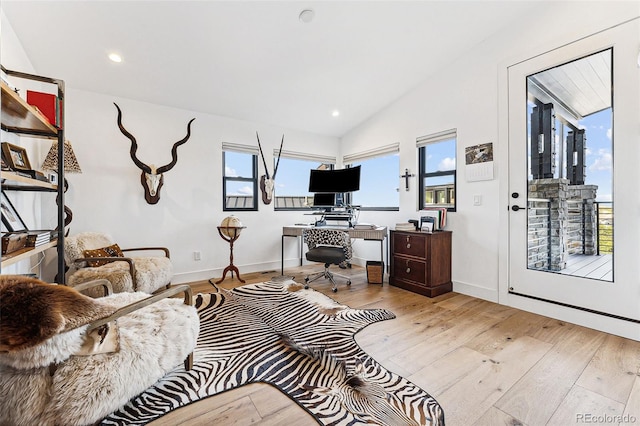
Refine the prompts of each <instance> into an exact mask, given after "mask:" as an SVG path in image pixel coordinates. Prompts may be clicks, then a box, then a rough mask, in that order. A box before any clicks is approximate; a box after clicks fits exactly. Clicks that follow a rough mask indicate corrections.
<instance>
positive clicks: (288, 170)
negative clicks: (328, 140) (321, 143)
mask: <svg viewBox="0 0 640 426" xmlns="http://www.w3.org/2000/svg"><path fill="white" fill-rule="evenodd" d="M277 155H278V152H277V151H274V161H275V158H277ZM335 162H336V159H335V157H325V156H317V155H313V154H303V153H296V152H287V151H282V153H281V154H280V163H279V164H278V173H277V175H276V179H275V188H274V204H275V206H274V208H275V210H302V209H309V208H311V207H312V204H313V193H311V192H309V172H310V170H311V169H320V170H327V169H333V167H334V164H335Z"/></svg>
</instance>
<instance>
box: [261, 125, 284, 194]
mask: <svg viewBox="0 0 640 426" xmlns="http://www.w3.org/2000/svg"><path fill="white" fill-rule="evenodd" d="M256 137H257V138H258V149H260V157H262V164H264V172H265V174H264V175H262V176H261V177H260V191H261V192H262V202H263V203H265V204H271V199H272V198H273V188H274V186H275V180H276V173H278V164H280V154H282V144H283V143H284V135H282V141H280V150H279V151H278V160H276V167H275V168H274V169H273V175H272V176H269V169H268V168H267V162H266V161H265V159H264V153H263V152H262V146H261V145H260V136H258V132H256Z"/></svg>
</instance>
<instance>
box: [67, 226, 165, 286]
mask: <svg viewBox="0 0 640 426" xmlns="http://www.w3.org/2000/svg"><path fill="white" fill-rule="evenodd" d="M112 244H114V241H113V238H112V237H111V236H110V235H108V234H105V233H102V232H81V233H79V234H77V235H73V236H70V237H67V238H65V241H64V252H65V256H64V257H65V261H66V262H67V265H69V267H70V268H71V269H70V271H69V274H68V278H67V283H68V284H69V285H70V286H72V287H73V286H75V285H77V284H81V283H84V282H87V281H92V280H96V279H101V278H106V279H107V280H109V282H111V285H112V286H113V291H114V292H116V293H120V292H133V291H141V292H144V293H153V292H154V291H156V290H158V289H160V288H162V287H165V286H166V285H168V284H170V283H171V278H173V265H172V263H171V259H170V258H168V257H163V256H136V257H131V258H132V259H133V262H134V265H135V271H136V273H135V280H136V284H137V285H136V286H134V282H133V279H132V277H131V274H130V273H129V264H128V263H127V262H124V261H122V262H111V263H107V264H105V265H102V266H95V267H81V268H80V269H77V268H76V266H77V265H76V264H75V263H74V260H75V259H79V258H83V257H85V255H84V254H85V250H95V249H99V248H103V247H107V246H111V245H112ZM125 256H129V255H128V254H126V253H125ZM82 266H85V265H82ZM83 293H84V294H87V295H90V296H93V297H98V296H99V294H98V289H91V290H87V291H84V292H83Z"/></svg>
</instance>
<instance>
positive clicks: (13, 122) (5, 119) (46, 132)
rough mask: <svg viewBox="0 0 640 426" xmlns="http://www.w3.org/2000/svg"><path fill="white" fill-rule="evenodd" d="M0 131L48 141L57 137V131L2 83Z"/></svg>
mask: <svg viewBox="0 0 640 426" xmlns="http://www.w3.org/2000/svg"><path fill="white" fill-rule="evenodd" d="M2 130H5V131H8V132H13V133H18V134H24V135H37V136H40V137H44V138H50V139H55V138H57V137H58V129H56V128H55V127H54V126H52V125H51V124H50V123H49V121H48V120H47V118H46V117H45V116H44V115H42V114H41V113H40V112H38V111H37V110H36V109H35V108H34V107H33V106H31V105H29V104H28V103H27V102H26V101H25V100H24V99H22V98H21V97H20V96H19V95H18V94H17V93H16V92H14V91H13V90H11V88H10V87H9V86H8V85H7V84H6V83H5V82H4V81H3V82H2Z"/></svg>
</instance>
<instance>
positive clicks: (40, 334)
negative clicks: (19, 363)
mask: <svg viewBox="0 0 640 426" xmlns="http://www.w3.org/2000/svg"><path fill="white" fill-rule="evenodd" d="M0 306H2V309H1V310H0V324H2V333H1V334H0V351H2V352H7V351H8V352H14V351H19V350H22V349H25V348H29V347H32V346H35V345H37V344H39V343H42V342H44V341H45V340H47V339H49V338H51V337H53V336H54V335H56V334H59V333H61V332H64V331H68V330H71V329H74V328H77V327H80V326H82V325H85V324H88V323H90V322H91V321H94V320H97V319H100V318H105V317H108V316H109V315H111V314H112V313H113V312H115V308H114V307H113V306H108V305H105V304H103V303H101V302H99V301H96V300H94V299H91V298H90V297H87V296H84V295H82V294H80V293H78V292H77V291H75V290H73V289H71V288H69V287H65V286H57V285H52V284H47V283H44V282H42V281H40V280H37V279H35V278H27V277H23V276H20V275H3V276H1V277H0Z"/></svg>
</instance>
